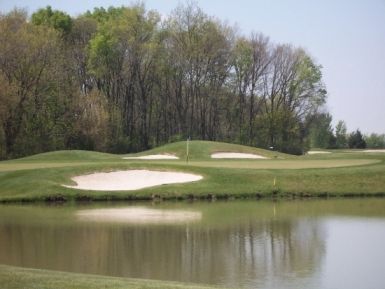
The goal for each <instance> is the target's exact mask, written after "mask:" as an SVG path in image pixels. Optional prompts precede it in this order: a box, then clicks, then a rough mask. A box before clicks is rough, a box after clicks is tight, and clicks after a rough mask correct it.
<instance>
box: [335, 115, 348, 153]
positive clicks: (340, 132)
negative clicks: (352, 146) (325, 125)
mask: <svg viewBox="0 0 385 289" xmlns="http://www.w3.org/2000/svg"><path fill="white" fill-rule="evenodd" d="M346 130H347V129H346V124H345V122H344V121H343V120H340V121H339V122H338V124H337V126H336V138H337V140H336V148H339V149H342V148H346V147H347V144H348V143H347V140H346Z"/></svg>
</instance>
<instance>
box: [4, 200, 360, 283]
mask: <svg viewBox="0 0 385 289" xmlns="http://www.w3.org/2000/svg"><path fill="white" fill-rule="evenodd" d="M325 204H327V206H326V207H328V209H327V210H330V208H331V207H330V205H333V206H335V204H331V203H327V202H326V203H325ZM360 206H361V207H365V206H362V205H357V207H360ZM324 209H325V208H323V209H322V210H319V211H316V210H314V207H313V206H312V204H311V203H306V202H303V203H288V202H285V203H280V204H276V208H275V210H274V204H273V203H268V202H261V203H255V202H249V203H243V202H230V203H218V204H206V203H194V204H193V205H188V204H183V203H182V204H181V203H175V204H174V203H167V204H160V205H157V206H155V207H152V208H150V207H144V206H143V204H142V205H141V206H134V207H127V206H125V207H116V206H115V207H113V208H108V207H107V208H95V207H93V206H90V209H89V210H88V209H86V208H85V207H81V208H79V209H78V208H77V207H67V208H46V209H44V210H42V209H41V208H35V207H32V206H28V207H26V206H13V207H11V206H3V207H0V212H1V213H0V263H2V264H7V265H14V266H23V267H31V268H41V269H49V270H61V271H70V272H79V273H87V274H101V275H109V276H121V277H132V278H146V279H158V280H174V281H183V282H194V283H204V284H218V285H226V286H243V287H249V288H298V286H300V287H301V288H322V286H321V285H322V282H323V281H322V275H323V273H324V272H325V271H327V269H326V270H325V268H324V266H325V264H328V262H326V261H325V260H330V256H329V255H328V252H327V248H328V247H329V248H330V244H329V243H328V240H329V239H330V232H329V231H328V230H329V229H328V225H327V224H328V223H327V222H325V217H324V214H325V210H324ZM110 213H121V214H123V216H124V217H123V218H120V219H118V220H119V221H118V222H115V221H116V219H115V220H114V219H111V218H110V217H109V214H110ZM95 214H96V215H97V216H98V220H99V221H97V222H95V219H94V217H95ZM141 214H142V215H141ZM118 215H119V214H118ZM162 215H164V216H166V218H165V219H166V220H167V222H159V216H162ZM183 216H188V218H185V219H183ZM327 216H329V217H328V218H330V213H327ZM133 217H135V218H136V220H138V221H137V222H133V221H132V218H133ZM90 218H91V219H90ZM109 218H110V219H109ZM128 220H130V221H128ZM143 220H145V221H143ZM328 266H329V265H328ZM326 288H331V287H326Z"/></svg>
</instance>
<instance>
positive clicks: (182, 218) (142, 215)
mask: <svg viewBox="0 0 385 289" xmlns="http://www.w3.org/2000/svg"><path fill="white" fill-rule="evenodd" d="M76 216H77V217H78V218H79V219H81V220H82V221H96V222H119V223H132V224H180V223H186V222H191V221H196V220H200V219H202V213H201V212H191V211H181V210H178V211H173V210H156V209H149V208H145V207H135V208H119V209H96V210H81V211H78V212H77V213H76Z"/></svg>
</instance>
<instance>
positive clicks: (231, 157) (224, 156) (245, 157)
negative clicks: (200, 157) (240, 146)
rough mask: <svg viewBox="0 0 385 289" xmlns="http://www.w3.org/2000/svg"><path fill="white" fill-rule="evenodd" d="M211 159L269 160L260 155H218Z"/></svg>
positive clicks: (213, 155)
mask: <svg viewBox="0 0 385 289" xmlns="http://www.w3.org/2000/svg"><path fill="white" fill-rule="evenodd" d="M211 157H212V158H213V159H267V158H266V157H263V156H259V155H254V154H242V153H216V154H212V155H211Z"/></svg>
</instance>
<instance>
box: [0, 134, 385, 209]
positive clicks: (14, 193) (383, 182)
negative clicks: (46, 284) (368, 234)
mask: <svg viewBox="0 0 385 289" xmlns="http://www.w3.org/2000/svg"><path fill="white" fill-rule="evenodd" d="M216 152H239V153H252V154H257V155H261V156H264V157H267V158H268V159H230V160H229V159H212V158H211V154H213V153H216ZM331 152H332V153H329V154H316V155H306V156H292V155H285V154H280V153H276V152H272V151H268V150H263V149H256V148H251V147H245V146H239V145H233V144H224V143H215V142H207V141H192V142H190V143H189V161H188V162H187V159H186V142H178V143H173V144H169V145H165V146H163V147H160V148H157V149H154V150H151V151H147V152H142V153H140V154H136V155H130V156H139V155H152V154H171V155H175V156H178V157H179V158H180V159H179V160H126V159H123V157H125V156H122V155H112V154H103V153H98V152H87V151H59V152H51V153H45V154H40V155H35V156H31V157H27V158H22V159H18V160H12V161H6V162H0V188H1V190H0V201H2V202H17V201H55V200H57V201H59V200H67V201H73V200H113V199H116V200H133V199H144V200H149V199H154V198H156V199H157V198H162V199H187V198H207V197H209V198H212V197H213V196H214V197H217V198H254V197H279V196H291V197H293V196H326V195H328V196H344V195H345V196H346V195H349V196H350V195H352V196H354V195H368V196H371V195H385V177H384V176H385V165H384V160H385V154H372V153H371V154H368V153H354V154H352V153H345V152H344V151H338V150H334V151H331ZM130 169H149V170H161V171H174V172H186V173H193V174H197V175H201V176H203V180H201V181H197V182H191V183H185V184H173V185H167V186H156V187H151V188H145V189H141V190H136V191H112V192H108V191H107V192H106V191H84V190H77V189H73V188H66V187H63V185H74V184H75V183H74V182H73V181H72V180H71V178H72V177H74V176H78V175H83V174H89V173H93V172H108V171H118V170H130Z"/></svg>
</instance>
